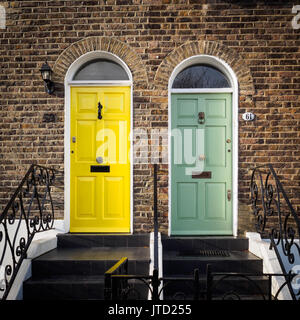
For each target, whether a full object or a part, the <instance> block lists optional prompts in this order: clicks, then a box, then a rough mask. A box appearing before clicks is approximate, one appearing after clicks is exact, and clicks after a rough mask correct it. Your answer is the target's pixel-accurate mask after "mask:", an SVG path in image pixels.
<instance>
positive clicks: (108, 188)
mask: <svg viewBox="0 0 300 320" xmlns="http://www.w3.org/2000/svg"><path fill="white" fill-rule="evenodd" d="M104 189H105V200H104V206H105V208H104V215H103V219H123V218H124V177H104Z"/></svg>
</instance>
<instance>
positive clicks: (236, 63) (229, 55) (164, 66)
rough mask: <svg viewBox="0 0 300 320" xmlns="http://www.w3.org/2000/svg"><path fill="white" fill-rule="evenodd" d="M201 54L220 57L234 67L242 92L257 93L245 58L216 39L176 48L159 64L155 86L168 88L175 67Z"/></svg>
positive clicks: (194, 42) (188, 43) (161, 88)
mask: <svg viewBox="0 0 300 320" xmlns="http://www.w3.org/2000/svg"><path fill="white" fill-rule="evenodd" d="M201 54H205V55H211V56H214V57H218V58H220V59H222V60H223V61H225V62H226V63H227V64H228V65H229V66H230V67H231V68H232V70H233V71H234V73H235V74H236V76H237V78H238V82H239V89H240V94H244V95H247V96H249V95H250V96H252V95H254V94H255V88H254V82H253V78H252V75H251V71H250V68H249V67H248V66H247V64H246V62H245V60H244V59H242V57H241V56H240V55H239V53H238V52H236V51H235V50H233V49H231V48H229V47H227V46H225V45H223V44H222V43H219V42H215V41H193V42H187V43H184V44H182V45H181V46H180V47H178V48H176V49H174V50H173V51H172V52H171V53H170V54H169V55H168V56H167V57H166V58H165V59H164V60H163V61H162V62H161V64H160V65H159V67H158V69H157V71H156V74H155V78H154V87H155V88H156V89H159V90H167V89H168V83H169V79H170V76H171V74H172V72H173V70H174V68H175V67H176V66H177V65H178V64H179V63H181V62H182V61H183V60H185V59H187V58H189V57H192V56H196V55H201Z"/></svg>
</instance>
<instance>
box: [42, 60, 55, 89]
mask: <svg viewBox="0 0 300 320" xmlns="http://www.w3.org/2000/svg"><path fill="white" fill-rule="evenodd" d="M40 72H41V75H42V78H43V80H44V81H45V91H46V92H47V93H49V94H52V93H53V92H54V83H53V82H52V80H51V78H52V72H53V71H52V69H51V68H50V66H49V65H48V63H47V61H46V62H45V63H44V64H43V65H42V68H41V69H40Z"/></svg>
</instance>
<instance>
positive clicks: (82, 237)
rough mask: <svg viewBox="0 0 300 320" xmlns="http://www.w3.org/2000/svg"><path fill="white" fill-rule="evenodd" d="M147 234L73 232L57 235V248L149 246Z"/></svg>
mask: <svg viewBox="0 0 300 320" xmlns="http://www.w3.org/2000/svg"><path fill="white" fill-rule="evenodd" d="M149 242H150V235H149V234H111V235H110V234H74V233H61V234H58V235H57V246H58V247H59V248H91V247H149Z"/></svg>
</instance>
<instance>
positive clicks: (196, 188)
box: [171, 93, 233, 235]
mask: <svg viewBox="0 0 300 320" xmlns="http://www.w3.org/2000/svg"><path fill="white" fill-rule="evenodd" d="M231 108H232V106H231V94H227V93H218V94H215V93H214V94H213V93H211V94H210V93H209V94H172V119H171V122H172V141H171V199H172V201H171V233H172V234H174V235H175V234H179V235H180V234H183V235H184V234H186V235H192V234H195V235H197V234H199V235H201V234H203V235H205V234H206V235H213V234H216V235H217V234H220V235H221V234H224V235H231V234H232V233H233V226H232V202H231V200H229V199H227V191H228V190H229V191H230V190H231V189H232V177H231V175H232V156H231V154H232V152H231V147H232V146H231V140H232V126H231ZM199 112H203V113H204V123H199V119H198V115H199ZM228 139H230V141H229V140H228ZM205 173H207V174H205ZM201 174H202V175H201Z"/></svg>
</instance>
